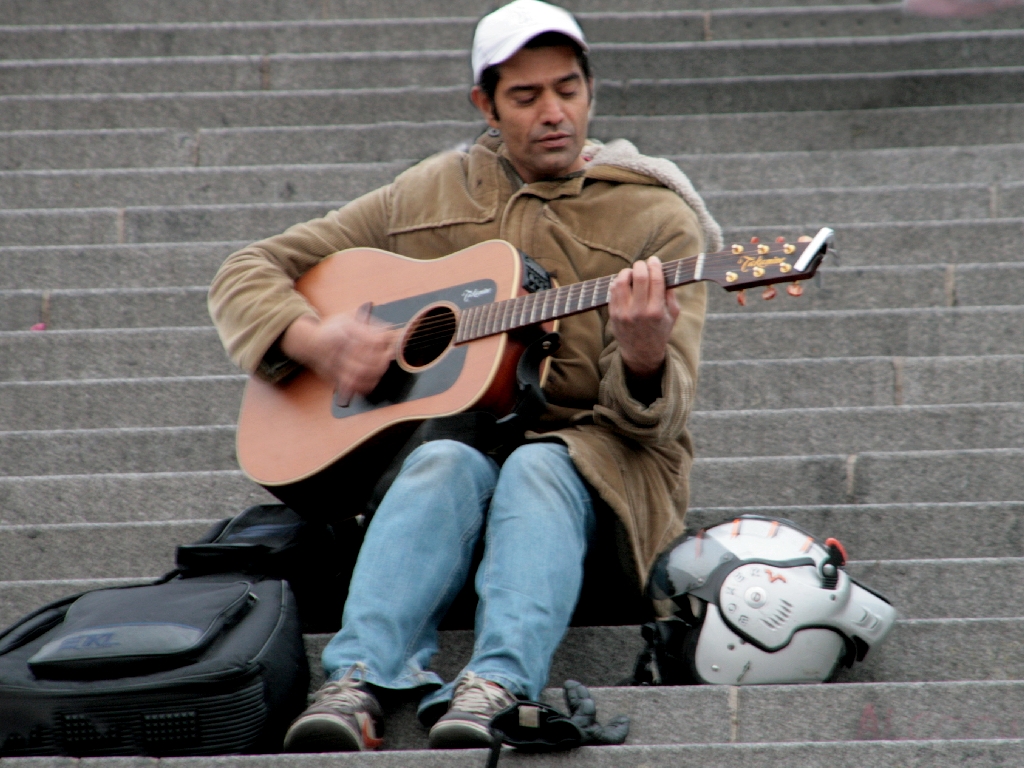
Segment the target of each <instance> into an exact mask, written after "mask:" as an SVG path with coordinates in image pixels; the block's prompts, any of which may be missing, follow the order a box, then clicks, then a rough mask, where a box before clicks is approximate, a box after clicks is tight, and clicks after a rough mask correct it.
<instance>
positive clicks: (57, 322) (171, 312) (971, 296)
mask: <svg viewBox="0 0 1024 768" xmlns="http://www.w3.org/2000/svg"><path fill="white" fill-rule="evenodd" d="M820 274H821V276H820V278H817V279H815V280H814V281H812V282H809V283H808V284H807V285H806V286H805V289H804V294H803V295H802V296H800V297H798V298H794V297H790V296H789V295H788V294H787V293H785V291H784V289H783V288H777V290H776V293H777V299H775V300H771V301H763V300H760V299H759V298H758V297H760V296H761V295H762V292H761V291H755V292H753V293H752V294H751V296H750V297H748V298H750V300H749V301H748V303H747V305H746V306H740V305H739V304H738V303H737V301H736V297H735V296H734V295H732V294H729V293H727V292H725V291H719V290H712V291H711V292H710V293H709V302H708V311H709V312H710V313H713V314H721V313H738V314H748V313H752V312H791V311H808V310H842V309H892V308H902V307H950V306H999V305H1012V304H1013V303H1015V302H1016V301H1018V300H1019V298H1020V296H1021V295H1022V294H1024V264H1020V263H1008V264H978V265H961V266H959V268H957V267H956V266H953V265H935V266H932V267H926V266H912V267H902V266H900V267H895V266H894V267H840V268H836V267H833V268H824V269H822V270H821V273H820ZM206 295H207V288H206V287H205V286H193V287H181V288H106V289H104V288H86V289H81V288H71V289H55V290H46V291H39V290H19V291H0V330H4V331H19V330H27V329H29V328H31V327H32V326H33V325H35V324H36V323H38V322H41V321H42V322H45V323H46V326H47V328H48V329H50V330H71V329H80V328H143V327H150V328H152V327H167V326H191V325H209V323H210V318H209V314H208V312H207V307H206Z"/></svg>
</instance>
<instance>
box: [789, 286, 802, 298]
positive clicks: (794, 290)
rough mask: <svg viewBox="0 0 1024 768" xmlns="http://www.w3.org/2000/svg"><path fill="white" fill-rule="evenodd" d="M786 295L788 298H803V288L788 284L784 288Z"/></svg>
mask: <svg viewBox="0 0 1024 768" xmlns="http://www.w3.org/2000/svg"><path fill="white" fill-rule="evenodd" d="M786 293H788V294H789V295H790V296H803V294H804V287H803V286H802V285H800V283H790V284H789V285H787V286H786Z"/></svg>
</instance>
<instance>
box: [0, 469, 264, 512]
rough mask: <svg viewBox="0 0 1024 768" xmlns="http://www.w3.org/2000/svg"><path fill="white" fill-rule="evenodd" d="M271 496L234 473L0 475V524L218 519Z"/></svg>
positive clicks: (237, 473) (233, 471)
mask: <svg viewBox="0 0 1024 768" xmlns="http://www.w3.org/2000/svg"><path fill="white" fill-rule="evenodd" d="M272 501H274V498H273V497H272V496H271V495H270V494H269V493H267V492H266V491H264V490H263V489H262V488H260V487H259V486H257V485H256V484H254V483H253V482H251V481H250V480H247V479H246V478H245V477H244V476H243V475H242V473H241V472H240V471H238V470H229V471H223V472H158V473H148V474H146V473H139V474H123V473H122V474H117V473H111V474H100V475H64V476H56V477H55V476H50V477H20V478H2V477H0V523H2V524H11V525H21V524H32V525H37V524H43V523H49V522H59V523H66V522H111V521H127V520H193V519H220V518H225V517H230V516H232V515H237V514H238V513H239V512H241V511H242V510H243V509H245V508H246V507H249V506H252V505H253V504H264V503H269V502H272Z"/></svg>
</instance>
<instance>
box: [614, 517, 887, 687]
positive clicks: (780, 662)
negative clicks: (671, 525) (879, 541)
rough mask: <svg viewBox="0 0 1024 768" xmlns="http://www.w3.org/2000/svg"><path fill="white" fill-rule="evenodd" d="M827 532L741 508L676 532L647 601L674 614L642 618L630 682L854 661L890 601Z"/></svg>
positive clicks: (789, 679)
mask: <svg viewBox="0 0 1024 768" xmlns="http://www.w3.org/2000/svg"><path fill="white" fill-rule="evenodd" d="M845 563H846V552H845V551H844V550H843V547H842V545H841V544H840V543H839V542H838V541H836V540H835V539H827V540H826V541H825V543H824V544H821V543H819V542H818V541H817V540H816V539H815V538H814V537H813V536H811V535H810V534H808V533H807V532H805V531H802V530H800V529H799V528H797V527H796V526H795V525H794V524H793V523H791V522H788V521H786V520H779V519H775V518H768V517H760V516H755V515H744V516H742V517H739V518H736V519H735V520H732V521H729V522H724V523H721V524H719V525H716V526H714V527H711V528H707V529H704V530H701V531H699V532H698V533H696V534H692V533H688V534H685V535H683V536H681V537H680V538H679V539H677V540H676V541H675V542H673V544H672V545H671V546H670V547H669V548H668V549H667V550H665V552H663V553H662V554H661V556H660V557H659V558H658V560H657V561H656V562H655V564H654V567H653V569H652V571H651V578H650V583H649V590H650V595H651V597H652V598H654V599H655V600H662V601H664V600H667V601H671V603H670V605H672V606H673V616H672V617H671V618H668V619H667V620H662V621H656V622H654V623H653V624H649V625H645V627H644V635H645V637H646V638H647V641H648V651H647V652H645V653H647V657H646V669H647V673H646V674H647V675H648V676H647V677H646V678H645V677H644V674H643V673H642V668H644V663H645V659H644V656H643V654H641V659H640V660H638V664H637V672H636V674H635V675H634V677H635V679H636V680H637V681H638V682H661V683H665V684H685V683H717V684H727V685H756V684H764V683H810V682H824V681H826V680H828V679H830V678H831V677H832V676H833V675H834V673H835V671H836V670H837V669H838V667H839V666H840V665H845V666H848V667H849V666H852V665H853V663H854V661H855V660H856V661H862V660H863V659H864V657H865V655H866V654H867V652H868V650H869V649H870V648H872V647H874V646H875V645H877V644H878V643H880V642H882V640H883V639H884V638H885V636H886V635H887V634H888V633H889V630H890V629H892V626H893V623H894V622H895V620H896V610H895V609H894V608H893V607H892V605H890V604H889V601H888V600H886V599H885V598H884V597H882V596H881V595H879V594H878V593H877V592H874V591H872V590H870V589H868V588H867V587H864V586H863V585H861V584H859V583H858V582H856V581H854V580H853V579H852V578H851V577H850V576H849V575H848V574H847V573H846V571H845V570H844V569H843V565H844V564H845Z"/></svg>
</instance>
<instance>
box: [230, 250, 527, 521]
mask: <svg viewBox="0 0 1024 768" xmlns="http://www.w3.org/2000/svg"><path fill="white" fill-rule="evenodd" d="M522 270H523V267H522V262H521V260H520V257H519V253H518V252H517V251H516V249H515V248H514V247H513V246H511V245H510V244H508V243H506V242H503V241H499V240H492V241H488V242H485V243H481V244H479V245H476V246H473V247H472V248H468V249H466V250H463V251H459V252H458V253H454V254H451V255H450V256H446V257H444V258H441V259H434V260H429V261H421V260H417V259H409V258H406V257H403V256H397V255H395V254H391V253H387V252H386V251H380V250H376V249H370V248H356V249H351V250H347V251H342V252H340V253H336V254H334V255H332V256H330V257H328V258H327V259H325V260H324V261H322V262H321V263H320V264H318V265H317V266H316V267H314V268H313V269H311V270H310V271H309V272H307V273H306V274H305V275H303V276H302V278H300V279H299V280H298V281H297V282H296V286H295V287H296V289H297V290H298V291H299V292H300V293H302V294H303V295H304V296H305V297H306V298H307V299H308V300H309V302H310V304H312V305H313V306H314V307H315V308H316V310H317V311H318V312H319V313H320V316H321V317H329V316H331V315H335V314H343V313H356V312H359V311H360V310H364V311H365V309H367V303H368V302H369V304H370V306H369V314H370V316H372V317H374V318H376V319H378V320H382V321H384V322H386V323H389V324H393V325H397V326H403V327H405V331H404V334H403V336H402V338H401V341H400V342H399V359H398V361H396V362H394V363H392V365H391V368H390V369H389V370H388V372H387V373H386V374H385V376H384V378H383V379H382V381H381V384H380V385H379V386H378V387H377V388H376V389H375V390H374V391H373V392H372V393H370V394H369V395H367V396H366V397H363V396H360V395H356V396H355V397H353V398H351V400H350V401H348V402H347V403H346V402H339V400H338V398H337V397H336V395H335V392H334V391H333V387H332V385H331V384H329V383H328V382H326V381H324V380H322V379H320V378H319V377H318V376H316V375H315V374H313V373H312V372H311V371H309V370H307V369H302V370H300V371H299V372H298V373H296V374H295V375H294V376H292V377H290V378H288V379H286V380H285V381H284V382H283V383H278V384H270V383H268V382H266V381H263V380H261V379H258V378H256V377H252V378H250V380H249V383H248V385H247V386H246V389H245V395H244V397H243V399H242V408H241V412H240V414H239V422H238V436H237V447H238V460H239V464H240V465H241V467H242V469H243V471H244V472H245V473H246V474H247V475H248V476H249V477H250V478H252V479H253V480H254V481H256V482H257V483H259V484H260V485H262V486H264V487H266V488H267V489H268V490H270V491H271V492H272V493H274V494H275V495H277V496H278V497H279V498H281V499H282V500H283V501H285V502H286V503H288V504H289V505H291V506H293V507H295V508H297V509H300V510H302V511H307V510H311V511H312V510H325V511H331V510H332V508H333V510H337V509H338V508H339V507H341V506H342V505H343V506H344V507H345V508H347V509H348V510H350V512H349V514H358V512H359V511H360V510H361V508H362V505H361V502H362V501H365V497H366V496H367V495H368V494H369V492H370V491H371V490H372V487H373V484H374V483H375V482H376V478H377V477H379V476H380V474H381V473H382V472H383V471H384V469H386V468H387V466H388V464H389V463H390V461H391V457H393V456H394V454H395V452H396V451H397V450H398V449H399V448H400V447H401V445H402V444H403V443H404V441H405V439H406V438H407V437H408V435H409V434H411V432H412V431H413V430H414V429H415V428H416V426H418V425H419V423H420V422H421V421H423V420H424V419H428V418H434V417H438V416H446V415H450V414H454V413H459V412H462V411H466V410H470V409H483V410H489V411H492V412H495V413H498V414H503V413H507V412H508V411H510V410H511V408H512V407H513V406H514V401H515V386H514V383H515V366H516V363H517V361H518V358H519V355H520V353H521V352H522V349H523V346H522V344H520V343H518V342H517V341H516V339H515V338H514V336H510V334H506V333H502V334H497V335H493V336H488V337H485V338H481V339H476V340H474V341H470V342H468V343H463V344H458V345H454V344H452V343H451V338H450V336H449V334H448V333H447V332H448V330H450V331H451V332H452V334H453V333H454V325H455V323H456V322H457V320H458V316H459V312H460V310H462V309H465V308H468V307H470V306H474V305H479V304H486V303H492V302H494V301H501V300H504V299H509V298H514V297H515V296H517V295H519V294H520V293H523V289H522V288H521V282H522ZM356 449H358V450H356ZM367 486H368V487H367Z"/></svg>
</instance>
